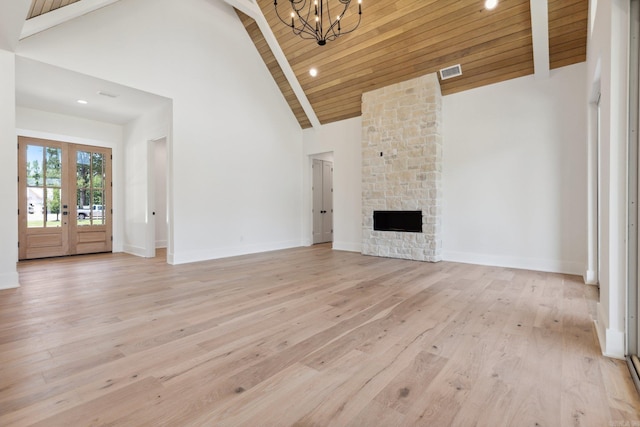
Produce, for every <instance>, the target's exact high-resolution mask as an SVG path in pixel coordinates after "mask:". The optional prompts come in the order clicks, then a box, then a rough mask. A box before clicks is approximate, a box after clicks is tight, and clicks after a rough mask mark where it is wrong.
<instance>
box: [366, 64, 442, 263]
mask: <svg viewBox="0 0 640 427" xmlns="http://www.w3.org/2000/svg"><path fill="white" fill-rule="evenodd" d="M374 210H392V211H393V210H422V233H401V232H393V231H374V230H373V211H374ZM441 215H442V94H441V92H440V84H439V82H438V78H437V76H436V74H429V75H426V76H423V77H419V78H416V79H413V80H409V81H406V82H402V83H398V84H395V85H391V86H387V87H384V88H381V89H377V90H374V91H371V92H367V93H365V94H363V95H362V216H363V218H362V224H363V230H362V253H363V254H365V255H376V256H384V257H391V258H404V259H412V260H419V261H432V262H436V261H440V260H441V259H442V219H441Z"/></svg>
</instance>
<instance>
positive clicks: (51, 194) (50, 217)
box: [44, 188, 62, 227]
mask: <svg viewBox="0 0 640 427" xmlns="http://www.w3.org/2000/svg"><path fill="white" fill-rule="evenodd" d="M61 194H62V190H61V189H59V188H47V201H46V204H45V206H46V210H45V212H44V215H45V218H46V226H47V227H60V226H61V221H62V220H61V217H62V211H61V209H60V196H61Z"/></svg>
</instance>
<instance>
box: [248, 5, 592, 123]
mask: <svg viewBox="0 0 640 427" xmlns="http://www.w3.org/2000/svg"><path fill="white" fill-rule="evenodd" d="M332 1H333V0H332ZM257 2H258V4H259V6H260V8H261V9H262V12H263V14H264V15H265V17H266V19H267V21H268V22H269V25H270V27H271V29H272V31H273V33H274V35H275V36H276V39H277V40H278V43H279V44H280V46H281V48H282V50H283V52H284V54H285V56H286V58H287V60H288V62H289V64H290V65H291V67H292V69H293V71H294V73H295V75H296V77H297V78H298V81H299V82H300V85H301V86H302V88H303V90H304V92H305V94H306V96H307V98H308V100H309V102H310V103H311V106H312V107H313V109H314V111H315V113H316V115H317V116H318V119H319V120H320V122H321V123H323V124H324V123H330V122H334V121H338V120H343V119H347V118H352V117H356V116H360V115H361V111H360V103H361V96H362V93H363V92H368V91H370V90H373V89H378V88H380V87H384V86H388V85H390V84H394V83H398V82H402V81H405V80H409V79H412V78H415V77H419V76H422V75H425V74H428V73H434V72H437V71H438V70H440V69H441V68H445V67H448V66H451V65H455V64H461V66H462V72H463V74H462V76H460V77H455V78H452V79H449V80H445V81H441V88H442V93H443V94H445V95H447V94H451V93H455V92H460V91H463V90H468V89H472V88H476V87H479V86H484V85H488V84H491V83H496V82H500V81H504V80H508V79H513V78H516V77H521V76H526V75H529V74H533V72H534V63H533V44H532V37H531V13H530V8H529V4H530V0H501V1H500V2H499V4H498V7H497V8H496V9H494V10H492V11H489V10H486V9H485V8H484V0H456V1H451V0H396V1H393V2H387V1H374V0H363V3H362V10H363V15H362V23H361V24H360V27H359V28H358V29H357V30H356V31H355V32H353V33H351V34H346V35H343V36H341V37H339V38H338V39H337V40H335V41H330V42H327V44H326V45H325V46H318V45H317V44H316V43H315V42H314V41H313V40H303V39H301V38H299V37H297V36H295V35H293V34H292V32H291V29H290V28H289V27H287V26H285V25H284V24H282V23H281V22H280V21H279V20H278V18H277V16H276V15H275V12H274V9H273V0H257ZM283 3H286V1H283ZM353 3H354V4H355V3H356V1H355V0H354V2H353ZM588 4H589V2H588V0H548V11H549V56H550V61H549V65H550V68H551V69H554V68H557V67H562V66H565V65H570V64H574V63H578V62H583V61H585V60H586V43H587V20H588ZM285 6H286V5H285ZM352 7H354V6H352ZM241 19H242V22H243V23H244V25H245V27H246V28H247V31H248V32H249V34H250V35H251V37H252V39H253V40H254V42H255V44H256V47H257V48H258V50H259V51H260V53H261V55H262V56H263V58H265V62H266V64H267V66H268V67H269V69H270V70H271V71H272V74H273V76H274V79H275V80H276V82H277V83H278V85H279V86H280V88H281V90H282V91H283V94H285V97H286V98H287V100H288V101H289V102H290V105H291V108H292V110H293V111H294V113H295V114H296V117H297V118H298V120H299V122H300V125H301V126H302V127H303V128H307V127H310V123H309V121H308V119H307V118H306V116H305V115H304V112H303V111H302V108H301V107H300V106H299V104H298V103H297V102H298V101H297V100H295V101H294V100H293V99H292V98H295V97H294V96H293V94H292V91H291V88H290V87H289V86H288V83H287V82H286V79H285V78H284V75H283V73H282V71H281V70H279V67H277V64H276V63H275V59H274V58H273V55H272V54H271V53H270V52H269V48H268V46H267V45H266V42H265V41H264V39H263V38H262V39H261V37H262V35H261V34H260V31H259V30H258V29H257V25H256V24H255V22H254V21H253V20H252V19H251V18H249V17H246V16H241ZM343 22H345V23H346V22H347V21H346V18H345V20H343ZM345 27H346V25H345ZM274 64H275V65H274ZM312 67H313V68H316V69H317V70H318V76H317V77H315V78H314V77H311V76H310V75H309V69H310V68H312Z"/></svg>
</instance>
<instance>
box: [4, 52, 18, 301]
mask: <svg viewBox="0 0 640 427" xmlns="http://www.w3.org/2000/svg"><path fill="white" fill-rule="evenodd" d="M15 62H16V57H15V55H14V54H13V53H11V52H7V51H6V50H2V49H0V182H3V183H4V184H3V185H0V200H2V201H3V206H4V207H5V208H4V209H0V289H7V288H14V287H17V286H18V273H17V271H16V261H18V216H17V211H18V189H17V187H18V186H17V184H15V183H16V177H17V176H18V169H17V163H18V162H17V161H16V156H17V154H16V153H17V151H18V150H17V148H16V144H17V143H18V141H17V139H16V133H15V117H16V109H15V103H16V96H15ZM9 207H13V209H10V208H9Z"/></svg>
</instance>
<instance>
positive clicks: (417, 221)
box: [373, 211, 422, 233]
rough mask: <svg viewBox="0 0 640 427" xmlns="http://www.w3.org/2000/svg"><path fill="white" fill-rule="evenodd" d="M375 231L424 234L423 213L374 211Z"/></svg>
mask: <svg viewBox="0 0 640 427" xmlns="http://www.w3.org/2000/svg"><path fill="white" fill-rule="evenodd" d="M373 229H374V230H378V231H404V232H410V233H422V211H373Z"/></svg>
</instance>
